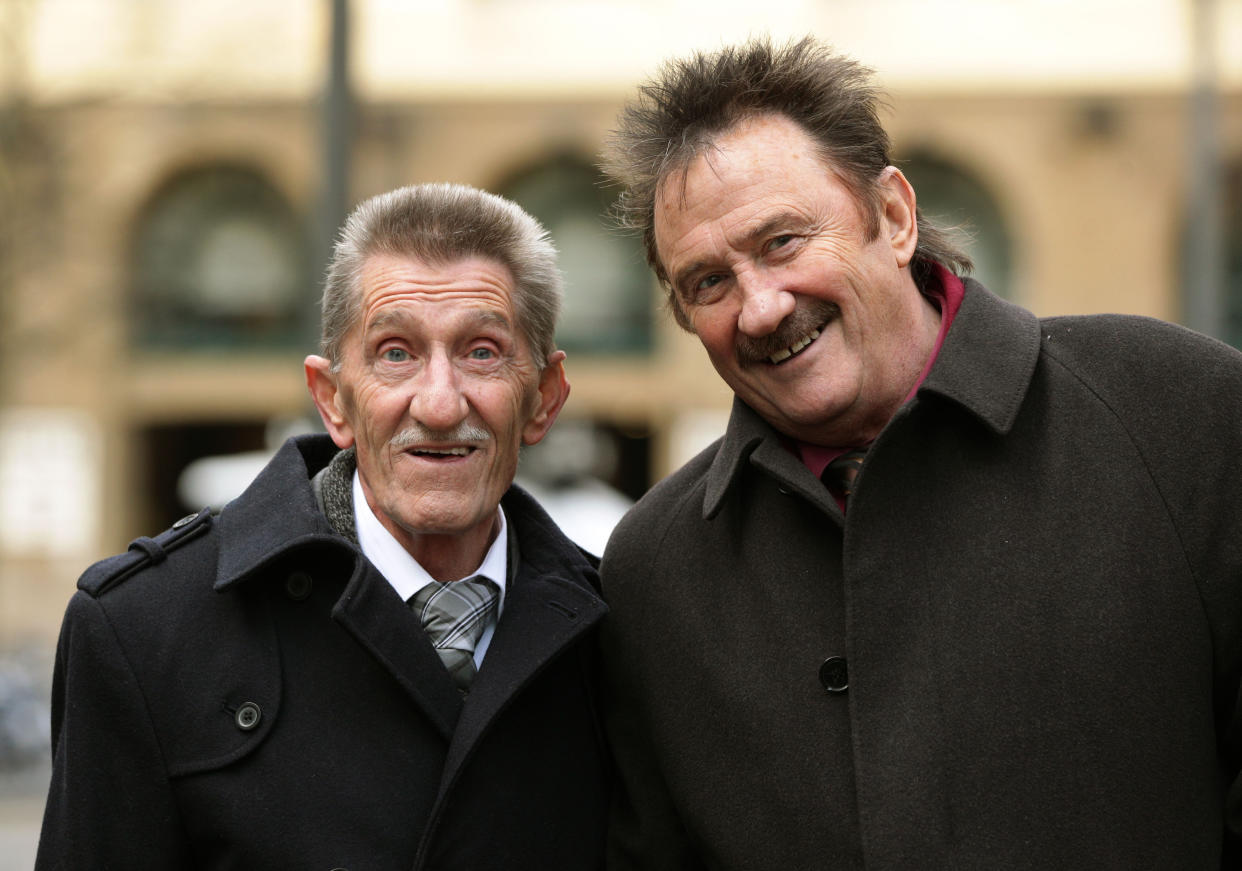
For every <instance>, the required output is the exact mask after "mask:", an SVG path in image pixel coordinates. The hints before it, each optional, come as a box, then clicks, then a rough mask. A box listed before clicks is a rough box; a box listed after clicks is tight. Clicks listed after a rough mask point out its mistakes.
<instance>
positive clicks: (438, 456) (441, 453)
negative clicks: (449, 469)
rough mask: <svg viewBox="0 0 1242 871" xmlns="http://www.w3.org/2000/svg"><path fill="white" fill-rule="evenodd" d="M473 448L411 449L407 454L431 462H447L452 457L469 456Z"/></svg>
mask: <svg viewBox="0 0 1242 871" xmlns="http://www.w3.org/2000/svg"><path fill="white" fill-rule="evenodd" d="M474 450H475V448H472V447H467V446H464V445H463V446H460V447H454V448H413V449H411V450H410V451H408V453H411V454H413V455H414V456H416V457H426V458H427V459H432V460H447V459H452V458H453V457H465V456H468V455H469V454H471V453H472V452H473V451H474Z"/></svg>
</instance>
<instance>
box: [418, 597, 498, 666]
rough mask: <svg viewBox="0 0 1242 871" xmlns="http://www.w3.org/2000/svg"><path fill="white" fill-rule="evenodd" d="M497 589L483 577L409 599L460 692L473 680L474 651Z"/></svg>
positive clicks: (495, 603)
mask: <svg viewBox="0 0 1242 871" xmlns="http://www.w3.org/2000/svg"><path fill="white" fill-rule="evenodd" d="M499 595H500V588H499V587H497V586H496V584H495V583H494V582H492V581H490V580H488V579H487V578H485V577H483V576H482V575H476V576H474V577H473V578H466V579H465V580H462V581H453V582H451V583H447V584H441V583H438V582H432V583H430V584H428V585H427V586H425V587H423V588H422V589H421V590H419V591H418V592H417V593H415V594H414V596H413V597H412V598H411V599H410V608H411V609H412V610H413V611H414V613H415V614H417V615H418V619H419V620H420V621H421V622H422V624H423V629H425V630H426V632H427V637H428V638H430V639H431V644H432V646H433V647H434V648H435V649H436V652H437V653H438V654H440V659H441V660H443V662H444V665H445V667H446V668H448V670H449V674H451V675H452V676H453V681H454V682H455V683H456V684H457V686H458V687H460V688H461V689H463V690H464V689H466V688H467V687H469V686H470V682H471V681H472V680H473V679H474V675H475V666H474V648H475V645H477V644H478V643H479V639H480V638H481V637H482V636H483V632H484V630H485V629H487V627H488V625H489V624H490V623H491V621H492V619H493V615H494V614H495V613H496V609H497V606H498V604H499Z"/></svg>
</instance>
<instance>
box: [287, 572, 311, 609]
mask: <svg viewBox="0 0 1242 871" xmlns="http://www.w3.org/2000/svg"><path fill="white" fill-rule="evenodd" d="M312 586H314V581H313V579H312V578H311V576H310V575H308V574H307V573H306V572H293V573H291V574H290V575H289V577H287V578H285V593H286V594H288V596H289V598H290V599H292V600H293V601H295V602H301V601H302V600H303V599H305V598H306V597H307V596H309V595H310V594H311V587H312Z"/></svg>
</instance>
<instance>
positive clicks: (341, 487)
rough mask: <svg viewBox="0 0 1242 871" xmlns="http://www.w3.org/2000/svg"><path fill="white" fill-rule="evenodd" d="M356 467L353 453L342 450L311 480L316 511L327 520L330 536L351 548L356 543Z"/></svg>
mask: <svg viewBox="0 0 1242 871" xmlns="http://www.w3.org/2000/svg"><path fill="white" fill-rule="evenodd" d="M357 465H358V461H357V459H356V457H355V455H354V449H353V448H346V449H345V450H343V451H339V452H338V453H337V455H336V456H335V457H333V458H332V462H330V463H328V465H326V466H324V467H323V469H322V470H320V472H319V474H317V475H315V477H314V478H312V479H311V489H312V490H314V491H315V500H316V501H317V502H318V503H319V510H320V511H322V512H323V514H324V516H325V517H327V518H328V523H329V525H331V527H332V530H333V532H335V533H336V534H337V535H339V536H341V537H342V538H344V539H346V540H348V541H350V542H352V543H353V544H357V543H358V531H357V528H356V527H355V525H354V469H355V468H356V467H357Z"/></svg>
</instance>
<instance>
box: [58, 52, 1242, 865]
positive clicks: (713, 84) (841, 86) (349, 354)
mask: <svg viewBox="0 0 1242 871" xmlns="http://www.w3.org/2000/svg"><path fill="white" fill-rule="evenodd" d="M878 100H879V94H878V92H877V91H876V89H875V88H874V86H873V85H872V84H871V81H870V77H869V73H868V71H867V70H866V69H865V68H863V67H861V66H860V65H858V64H857V63H855V62H854V61H852V60H849V59H847V58H845V57H842V56H840V55H837V54H835V53H833V52H832V51H830V50H829V49H827V48H826V47H825V46H823V45H822V44H820V43H818V42H816V41H815V40H813V39H804V40H802V41H799V42H796V43H791V44H789V45H787V46H783V47H774V46H773V45H772V44H771V43H769V42H767V41H765V40H754V41H751V42H748V43H746V44H744V45H738V46H732V47H726V48H724V49H721V50H719V51H717V52H714V53H711V54H694V55H691V56H689V57H687V58H684V59H682V60H677V61H673V62H670V63H669V64H667V65H666V66H665V67H664V68H663V69H662V70H661V72H660V73H659V75H658V76H657V77H656V78H655V79H654V80H653V81H652V82H650V83H649V84H648V85H646V86H645V87H643V88H642V90H641V92H640V94H639V96H638V97H637V99H635V100H634V101H633V102H631V103H630V104H629V105H628V106H627V108H626V109H625V111H624V113H623V115H622V117H621V119H620V122H619V126H618V129H617V131H616V132H615V134H614V136H613V137H612V140H611V143H610V146H609V151H608V154H607V166H608V169H609V171H610V172H611V173H612V174H613V175H614V176H615V177H616V178H617V179H618V180H619V181H620V183H621V184H622V185H623V187H624V194H623V195H622V199H621V202H620V214H621V216H622V218H623V220H624V222H625V223H626V224H627V225H628V226H630V227H631V228H633V229H635V230H637V231H638V232H639V233H640V234H641V236H642V238H643V241H644V244H645V246H646V252H647V257H648V260H649V263H650V264H651V266H652V268H653V270H654V271H655V274H656V276H657V277H658V279H659V280H660V282H661V283H662V284H663V286H664V287H665V288H666V290H667V292H668V301H669V307H670V309H671V311H672V313H673V316H674V317H675V318H676V320H677V322H678V323H679V324H680V325H681V326H682V327H684V328H685V329H686V330H688V331H690V332H691V333H693V334H694V335H695V336H697V337H698V339H699V340H700V341H701V342H702V344H703V347H704V350H705V351H706V352H707V355H708V357H709V359H710V360H711V362H712V364H713V366H714V367H715V369H716V371H717V372H718V373H719V375H720V377H721V378H723V379H724V381H725V382H726V383H727V384H728V385H729V387H730V388H731V389H732V390H733V393H734V397H735V398H734V404H733V411H732V416H731V418H730V421H729V424H728V429H727V431H726V432H725V434H724V436H723V437H722V438H721V439H719V440H718V441H717V442H715V443H714V444H712V445H711V446H710V447H708V448H707V449H706V450H704V451H703V452H702V453H701V454H700V455H699V456H698V457H696V458H695V459H693V460H691V461H690V462H689V463H688V464H687V465H686V466H685V467H684V468H682V469H681V470H679V471H677V472H675V473H674V474H673V475H672V476H670V477H669V478H668V479H667V480H665V481H663V482H661V483H659V484H658V485H656V486H655V487H654V488H653V490H652V491H651V492H650V493H649V494H648V495H647V496H646V497H645V498H644V499H643V500H642V501H641V502H640V503H639V504H638V505H637V506H636V507H635V508H634V510H633V511H631V512H630V514H629V515H628V516H627V517H626V518H625V520H624V521H623V522H622V523H621V525H620V526H619V527H618V529H617V531H616V533H615V534H614V536H613V538H612V540H611V541H610V543H609V545H608V548H607V551H606V553H605V557H604V562H603V566H602V570H601V571H602V598H601V596H600V595H599V590H600V586H601V579H600V577H598V576H597V575H596V568H595V566H596V563H595V560H594V558H593V557H591V556H589V555H587V554H585V553H583V552H582V551H581V550H580V549H579V548H577V547H576V546H574V545H573V544H572V543H571V542H569V541H568V540H567V539H566V538H565V537H564V536H563V535H562V534H561V533H560V531H559V530H558V529H557V528H556V526H555V525H554V524H553V523H552V521H551V520H550V519H549V518H548V517H547V515H546V514H545V513H544V512H543V511H542V510H541V509H540V508H539V506H538V505H537V504H536V503H535V502H534V501H533V500H532V499H531V498H530V497H529V496H528V495H527V494H525V493H524V492H523V491H522V490H520V489H519V488H517V487H515V486H513V484H512V482H513V477H514V473H515V469H516V466H517V457H518V451H519V448H520V446H521V445H523V444H534V443H536V442H538V441H539V440H540V439H542V438H543V436H544V435H545V434H546V433H547V431H548V429H549V427H551V426H552V424H553V422H554V420H555V419H556V417H557V415H558V413H559V412H560V410H561V407H562V405H563V404H564V402H565V399H566V396H567V394H568V391H569V385H568V381H567V380H566V376H565V371H564V365H563V361H564V354H563V353H562V352H560V351H557V350H555V345H554V342H553V331H554V327H555V322H556V315H557V310H558V305H559V295H560V284H559V281H560V280H559V278H558V276H557V272H556V267H555V262H554V252H553V251H552V248H551V246H550V244H549V243H548V241H547V239H546V237H545V235H544V233H543V231H542V230H541V228H540V227H539V226H538V225H537V224H536V223H535V222H534V220H533V219H531V218H530V217H529V216H527V215H526V214H525V213H523V212H522V211H521V210H520V209H518V208H517V207H515V206H514V205H513V204H511V203H508V202H507V201H504V200H502V199H500V198H498V197H494V196H491V195H489V194H485V193H482V192H480V191H475V190H473V189H469V188H463V187H460V186H452V185H424V186H416V187H410V188H403V189H400V190H397V191H394V192H392V193H390V194H386V195H383V196H379V197H376V198H374V199H372V200H369V201H367V202H365V203H363V204H362V205H361V206H360V207H359V208H358V209H357V210H356V211H355V212H354V213H353V215H351V217H350V219H349V222H348V223H347V225H346V227H345V228H344V230H343V233H342V237H341V240H340V242H339V243H338V245H337V247H336V251H335V257H334V260H333V264H332V268H331V270H330V274H329V276H328V280H327V287H326V290H325V294H324V305H323V316H324V322H323V347H322V350H323V355H322V356H319V355H313V356H310V357H308V358H307V359H306V361H305V372H306V378H307V383H308V387H309V389H310V393H311V395H312V397H313V399H314V402H315V404H316V407H317V408H318V410H319V413H320V415H321V416H322V418H323V422H324V424H325V426H326V428H327V434H326V435H319V436H307V437H300V438H297V439H294V440H292V441H290V442H289V443H287V444H286V445H285V446H284V448H282V449H281V451H280V453H279V454H278V455H277V456H276V457H275V459H274V460H272V462H271V464H270V465H269V466H268V467H267V468H266V469H265V470H264V471H263V473H262V474H261V475H260V476H259V477H258V478H257V479H256V480H255V481H254V483H253V484H252V485H251V486H250V488H249V489H248V490H247V491H246V493H245V494H243V495H242V496H241V497H240V498H238V499H237V500H236V501H234V502H232V503H230V504H229V505H228V506H227V507H225V508H224V510H223V511H222V512H221V513H220V514H219V515H218V516H214V515H212V514H211V513H209V512H203V513H200V514H198V515H196V516H191V517H188V518H186V519H185V520H183V521H182V522H179V523H178V524H176V525H175V526H174V528H173V529H171V530H169V531H168V532H166V533H163V534H161V535H160V536H158V537H156V538H153V539H152V538H140V539H137V540H136V541H135V542H134V543H133V545H132V546H131V548H130V550H129V552H128V553H126V554H122V555H120V556H117V557H113V558H112V559H109V560H105V561H104V562H102V563H99V564H97V565H95V566H94V567H92V568H91V569H89V570H88V571H87V573H86V574H85V575H84V576H83V577H82V579H81V581H80V582H79V592H78V593H77V594H76V595H75V596H74V598H73V599H72V601H71V603H70V606H69V610H68V613H67V615H66V618H65V623H64V627H63V630H62V635H61V641H60V646H59V650H58V656H57V665H56V675H55V688H54V702H53V704H54V709H53V743H54V771H53V780H52V786H51V791H50V795H49V801H48V806H47V812H46V816H45V820H44V828H43V836H42V840H41V845H40V852H39V859H38V865H37V867H38V868H39V869H41V871H50V869H54V868H55V869H69V868H95V867H115V868H126V869H143V868H151V869H157V868H158V869H168V868H226V867H227V868H264V869H268V868H323V869H329V868H338V869H339V868H346V869H387V868H391V869H409V868H426V869H445V871H459V869H465V871H470V869H515V871H525V869H531V871H534V869H538V871H576V869H591V868H597V867H599V866H600V865H601V864H602V863H604V862H606V863H607V867H608V868H609V869H611V871H629V869H633V871H663V869H667V871H691V869H714V871H742V869H746V871H761V869H773V871H776V869H781V871H790V869H793V871H802V869H813V868H830V869H834V871H836V869H874V871H899V869H911V868H917V869H923V868H926V869H941V868H944V869H949V868H952V869H963V871H965V869H977V871H994V869H1020V868H1030V869H1050V868H1082V869H1087V868H1090V869H1096V868H1110V869H1146V868H1151V869H1174V868H1175V869H1179V871H1183V869H1185V871H1190V869H1204V871H1206V869H1225V868H1236V867H1239V866H1240V865H1242V847H1240V844H1242V780H1240V779H1239V771H1240V769H1242V702H1240V700H1239V690H1240V687H1242V680H1240V677H1242V497H1240V493H1239V491H1240V482H1242V354H1239V353H1238V352H1237V351H1234V350H1233V349H1230V348H1228V347H1226V346H1224V345H1222V344H1220V343H1218V342H1215V341H1213V340H1211V339H1207V338H1204V337H1202V336H1199V335H1196V334H1194V333H1191V332H1189V331H1187V330H1184V329H1182V328H1179V327H1176V326H1172V325H1169V324H1165V323H1161V322H1158V321H1154V320H1149V319H1143V318H1136V317H1127V316H1117V315H1110V316H1093V317H1062V318H1045V319H1039V318H1036V317H1035V316H1034V315H1033V314H1031V313H1030V312H1027V311H1025V310H1024V309H1022V308H1019V307H1018V306H1015V305H1013V304H1011V303H1008V302H1005V301H1003V300H1001V299H999V298H997V297H996V296H994V295H993V294H991V293H990V292H989V291H988V290H987V289H986V288H984V287H982V286H981V285H980V284H978V283H977V282H975V281H973V280H971V279H969V278H967V277H966V275H967V273H968V272H969V270H970V261H969V258H967V257H966V256H965V254H964V253H962V252H961V251H960V250H959V249H958V248H956V247H955V245H954V243H953V242H952V240H951V239H950V238H949V236H947V235H946V234H945V233H944V232H942V231H941V230H940V229H938V228H937V227H936V226H934V225H933V224H932V223H930V222H929V221H927V220H925V219H924V218H923V216H922V215H921V213H920V211H919V208H918V200H917V196H916V193H915V191H914V189H913V188H912V187H911V185H910V183H909V182H908V181H907V180H906V178H905V176H904V175H903V174H902V172H901V171H900V170H899V169H898V168H896V167H895V166H894V165H893V163H892V158H891V156H890V146H889V140H888V136H887V135H886V133H885V131H884V129H883V127H882V125H881V124H880V122H879V119H878V115H877V107H878ZM605 601H606V602H607V605H605ZM605 612H608V616H607V617H605ZM597 628H598V637H597ZM597 642H598V645H597ZM601 657H602V669H600V668H598V666H599V660H600V658H601ZM599 674H602V682H600V683H599V685H598V686H597V681H596V678H597V675H599ZM597 698H598V699H600V700H602V705H601V708H602V714H601V712H600V711H597V709H596V701H597ZM605 732H606V734H607V742H608V744H609V745H610V746H609V747H605V746H604V740H605V739H604V734H605ZM614 780H615V783H614ZM610 803H611V812H609V810H608V809H609V805H610ZM606 830H607V831H606Z"/></svg>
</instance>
